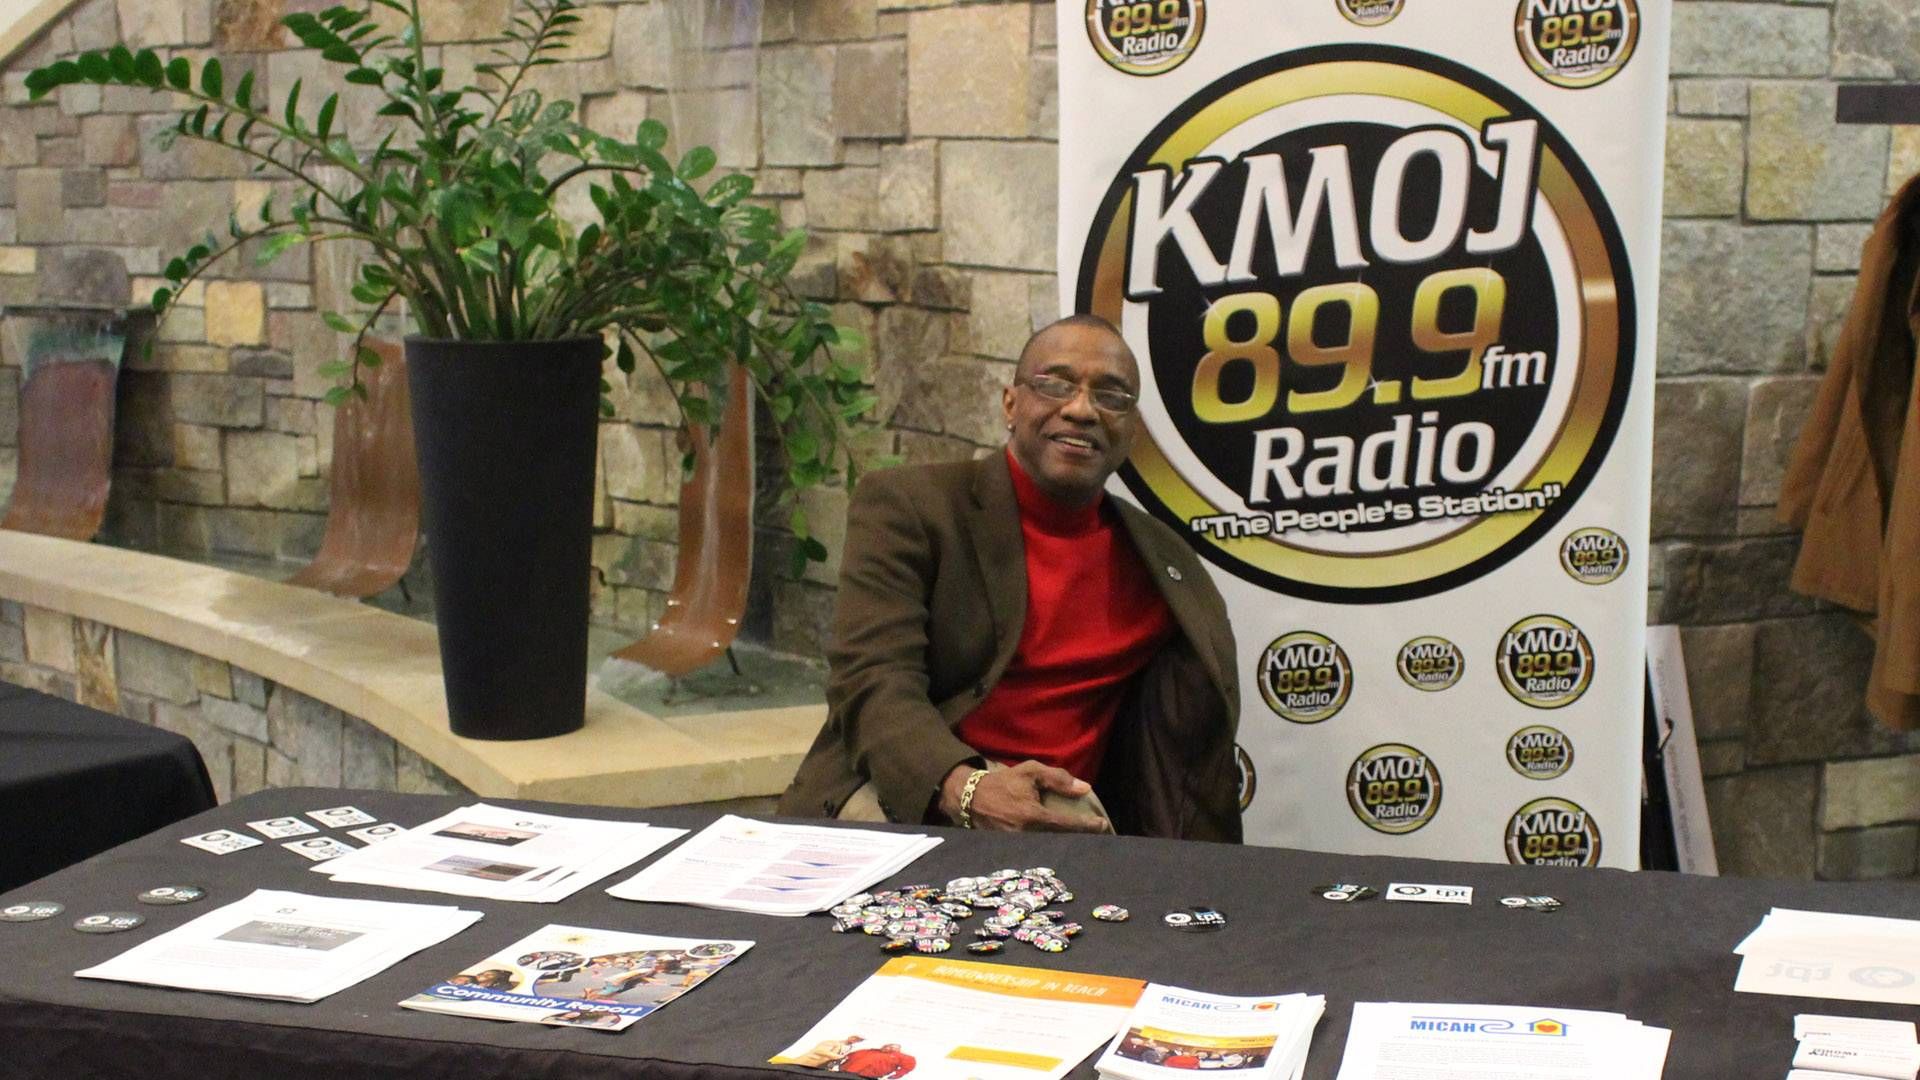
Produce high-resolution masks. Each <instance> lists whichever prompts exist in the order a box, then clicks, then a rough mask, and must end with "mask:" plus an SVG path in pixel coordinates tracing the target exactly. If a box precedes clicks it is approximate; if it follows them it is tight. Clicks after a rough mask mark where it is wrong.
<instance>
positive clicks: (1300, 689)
mask: <svg viewBox="0 0 1920 1080" xmlns="http://www.w3.org/2000/svg"><path fill="white" fill-rule="evenodd" d="M1057 10H1058V19H1059V62H1060V157H1061V169H1060V176H1061V183H1060V280H1061V302H1062V305H1063V308H1064V309H1065V310H1069V311H1091V312H1095V313H1098V314H1100V315H1103V316H1105V317H1107V318H1108V319H1110V320H1111V321H1113V322H1114V323H1115V324H1116V325H1118V326H1119V327H1120V328H1121V330H1122V332H1123V333H1124V334H1125V335H1126V338H1127V340H1128V342H1129V343H1130V344H1131V345H1132V347H1133V350H1134V352H1135V354H1136V355H1137V356H1138V357H1139V359H1140V362H1141V369H1142V371H1141V374H1142V380H1143V390H1142V405H1141V407H1142V417H1141V420H1142V425H1143V429H1144V430H1143V433H1142V437H1141V439H1140V442H1139V444H1138V446H1137V448H1136V450H1135V452H1134V455H1133V459H1132V461H1131V463H1130V464H1129V465H1128V466H1127V467H1126V468H1125V469H1123V470H1122V472H1121V474H1120V475H1119V477H1118V480H1117V483H1118V484H1119V485H1120V487H1121V488H1122V489H1123V491H1124V494H1126V495H1127V496H1128V497H1131V498H1133V499H1135V500H1138V501H1139V503H1140V504H1141V505H1143V506H1144V507H1146V508H1147V509H1148V510H1149V511H1151V512H1152V513H1153V514H1155V515H1156V516H1158V517H1159V518H1160V519H1161V520H1163V521H1165V522H1167V523H1168V524H1170V525H1172V526H1173V527H1174V528H1175V529H1177V530H1178V531H1179V532H1181V533H1182V534H1183V535H1185V536H1186V537H1187V538H1188V540H1189V541H1190V542H1191V543H1192V544H1193V545H1194V547H1195V548H1196V549H1197V550H1198V551H1199V552H1200V553H1201V555H1202V556H1204V558H1205V559H1206V560H1207V561H1208V562H1209V564H1210V565H1211V568H1212V571H1213V573H1214V575H1215V578H1216V580H1217V581H1218V582H1219V585H1220V588H1221V591H1222V592H1224V593H1225V594H1226V597H1227V602H1228V606H1229V608H1230V610H1231V611H1232V613H1233V621H1234V629H1235V632H1236V634H1237V635H1238V637H1239V641H1240V650H1241V655H1240V671H1241V679H1242V683H1243V685H1242V697H1243V700H1244V702H1245V707H1244V710H1243V712H1242V715H1241V743H1242V745H1243V747H1244V748H1245V753H1244V754H1243V760H1242V767H1243V781H1242V783H1243V786H1242V799H1243V801H1244V802H1245V808H1246V821H1247V826H1248V835H1249V838H1250V839H1252V840H1254V841H1256V842H1262V843H1273V844H1285V845H1289V846H1298V847H1307V848H1318V849H1327V850H1338V851H1351V852H1369V853H1382V854H1404V855H1420V856H1436V857H1449V858H1463V859H1478V860H1489V861H1499V860H1506V861H1510V862H1515V863H1532V864H1562V865H1608V866H1634V865H1636V863H1637V861H1638V846H1639V844H1638V834H1639V823H1638V817H1639V813H1638V805H1639V791H1640V741H1641V692H1642V680H1643V678H1644V672H1645V670H1646V669H1645V663H1644V652H1645V608H1646V602H1645V597H1646V565H1647V559H1646V548H1647V501H1648V469H1649V458H1650V453H1651V451H1650V441H1651V423H1652V408H1653V394H1652V392H1653V369H1654V348H1653V343H1654V325H1655V302H1656V286H1657V282H1658V279H1659V272H1658V271H1659V265H1658V263H1659V249H1660V245H1659V241H1660V231H1659V226H1660V185H1661V154H1662V146H1663V143H1664V127H1663V125H1664V120H1665V110H1666V85H1667V80H1666V69H1667V43H1668V32H1669V26H1668V24H1669V15H1670V10H1671V8H1670V0H1517V2H1516V0H1143V2H1140V3H1120V2H1117V0H1077V2H1075V0H1062V2H1061V3H1060V4H1059V5H1058V9H1057Z"/></svg>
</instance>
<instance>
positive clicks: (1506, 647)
mask: <svg viewBox="0 0 1920 1080" xmlns="http://www.w3.org/2000/svg"><path fill="white" fill-rule="evenodd" d="M1497 659H1498V661H1499V665H1500V683H1501V685H1503V686H1505V687H1506V688H1507V693H1509V694H1512V695H1513V696H1514V697H1515V698H1516V699H1518V700H1519V701H1520V702H1521V703H1522V704H1525V705H1531V706H1533V707H1534V708H1536V709H1558V708H1562V707H1564V706H1567V705H1571V704H1573V703H1574V702H1576V701H1578V700H1580V695H1581V694H1584V693H1586V692H1587V687H1589V686H1591V685H1593V645H1592V644H1591V643H1589V642H1588V641H1587V635H1586V634H1584V633H1582V632H1581V630H1580V628H1579V627H1577V626H1575V625H1573V624H1572V623H1570V622H1568V621H1567V620H1565V619H1562V618H1560V617H1558V616H1555V615H1529V616H1527V617H1526V618H1524V619H1521V620H1520V621H1519V622H1517V623H1514V624H1513V625H1512V626H1510V627H1508V628H1507V632H1506V633H1505V634H1503V635H1501V637H1500V650H1499V653H1498V655H1497Z"/></svg>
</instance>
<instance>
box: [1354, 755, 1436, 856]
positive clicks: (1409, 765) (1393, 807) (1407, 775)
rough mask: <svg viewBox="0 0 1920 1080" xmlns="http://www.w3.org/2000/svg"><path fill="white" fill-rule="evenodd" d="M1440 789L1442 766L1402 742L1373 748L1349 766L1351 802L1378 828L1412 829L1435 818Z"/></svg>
mask: <svg viewBox="0 0 1920 1080" xmlns="http://www.w3.org/2000/svg"><path fill="white" fill-rule="evenodd" d="M1440 793H1441V790H1440V770H1438V769H1436V768H1434V767H1433V762H1432V761H1430V760H1428V758H1427V755H1425V754H1423V753H1421V752H1420V751H1418V750H1415V749H1414V748H1413V747H1411V746H1404V745H1402V744H1400V743H1383V744H1381V745H1379V746H1376V747H1373V748H1371V749H1369V750H1368V751H1366V752H1365V753H1363V754H1361V755H1360V756H1359V757H1358V758H1355V759H1354V762H1353V766H1352V767H1351V768H1349V769H1348V770H1347V805H1349V806H1351V807H1353V816H1355V817H1357V818H1359V819H1360V823H1361V824H1363V825H1365V826H1366V827H1367V828H1369V829H1372V830H1374V831H1375V832H1383V833H1393V834H1400V833H1410V832H1413V831H1414V830H1416V829H1418V828H1420V827H1421V826H1423V825H1425V824H1426V823H1427V822H1429V821H1432V820H1433V815H1434V814H1436V813H1438V812H1439V810H1440Z"/></svg>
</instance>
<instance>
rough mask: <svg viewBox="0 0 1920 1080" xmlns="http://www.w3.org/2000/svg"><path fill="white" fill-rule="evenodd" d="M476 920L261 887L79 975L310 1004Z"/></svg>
mask: <svg viewBox="0 0 1920 1080" xmlns="http://www.w3.org/2000/svg"><path fill="white" fill-rule="evenodd" d="M256 842H257V841H256ZM479 918H480V913H479V912H477V911H462V910H460V909H459V908H454V907H441V906H430V905H426V904H396V903H390V902H386V901H380V900H345V899H340V898H337V897H327V896H309V895H306V894H303V893H292V892H280V891H277V890H271V889H258V890H255V891H254V892H253V893H252V894H251V895H249V896H246V897H244V898H242V899H240V900H236V901H234V902H233V903H231V904H228V905H226V906H224V907H219V908H215V909H214V910H212V911H209V912H207V913H206V914H204V915H201V916H200V917H199V918H197V919H194V920H193V921H191V922H188V923H185V924H183V925H181V926H178V927H175V928H174V929H172V930H169V931H167V932H166V933H164V934H161V935H160V936H159V937H156V938H152V939H150V940H148V941H144V942H142V943H140V944H138V945H135V946H134V947H133V948H131V949H128V950H127V951H126V952H123V953H121V954H120V955H119V956H116V957H114V958H113V959H111V960H108V961H107V962H106V963H104V964H96V965H95V966H93V967H90V968H86V969H84V970H82V971H76V972H74V974H75V975H77V976H79V977H80V978H83V979H109V980H114V981H117V982H133V983H146V984H148V985H150V986H172V987H178V988H180V989H183V990H206V991H211V992H214V993H221V994H241V995H244V996H247V997H262V998H273V999H276V1000H280V1001H299V1002H312V1001H318V1000H320V999H321V998H324V997H326V996H327V995H329V994H332V993H335V992H337V991H339V990H343V989H345V988H346V987H349V986H352V985H353V984H354V983H357V982H359V981H360V980H362V979H365V978H367V977H368V976H370V975H373V974H375V973H377V972H380V971H383V970H385V969H386V968H388V967H390V966H392V965H393V964H395V963H397V962H398V961H400V960H402V959H404V958H406V957H408V956H411V955H412V954H414V953H416V952H418V951H420V950H421V949H425V948H429V947H431V946H433V945H437V944H439V943H440V942H442V941H445V940H446V939H447V938H449V937H452V936H453V935H454V934H457V933H459V932H460V931H461V930H464V929H466V928H467V927H469V926H472V925H473V924H474V923H475V922H476V921H478V920H479Z"/></svg>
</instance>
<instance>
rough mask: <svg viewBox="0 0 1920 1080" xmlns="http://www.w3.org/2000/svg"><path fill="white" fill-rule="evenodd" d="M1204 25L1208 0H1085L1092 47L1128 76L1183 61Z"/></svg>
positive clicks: (1156, 72)
mask: <svg viewBox="0 0 1920 1080" xmlns="http://www.w3.org/2000/svg"><path fill="white" fill-rule="evenodd" d="M1206 25H1207V5H1206V0H1140V2H1139V3H1127V2H1125V0H1087V38H1088V40H1090V41H1091V42H1093V51H1094V52H1097V53H1099V54H1100V59H1102V60H1105V61H1106V62H1107V63H1108V64H1111V65H1112V66H1113V67H1115V68H1118V69H1119V70H1121V71H1124V72H1126V73H1127V74H1129V75H1160V74H1164V73H1166V72H1169V71H1172V70H1173V69H1174V68H1177V67H1179V66H1180V65H1181V64H1184V63H1186V60H1187V57H1188V56H1191V55H1192V54H1193V50H1194V49H1195V48H1196V47H1198V46H1199V44H1200V34H1201V32H1202V31H1203V30H1205V29H1206Z"/></svg>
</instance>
